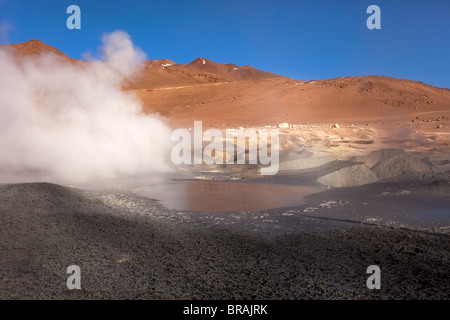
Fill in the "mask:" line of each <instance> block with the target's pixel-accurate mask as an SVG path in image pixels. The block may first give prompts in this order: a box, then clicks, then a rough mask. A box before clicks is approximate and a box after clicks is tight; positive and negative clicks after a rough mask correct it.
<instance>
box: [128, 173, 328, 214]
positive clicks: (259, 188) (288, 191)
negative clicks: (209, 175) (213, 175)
mask: <svg viewBox="0 0 450 320" xmlns="http://www.w3.org/2000/svg"><path fill="white" fill-rule="evenodd" d="M320 191H322V190H321V189H320V188H317V187H311V186H298V185H283V184H268V183H249V182H232V181H210V180H198V181H181V182H177V183H170V184H169V183H168V184H159V185H156V184H155V185H148V186H145V187H139V188H137V189H134V190H133V192H134V193H135V194H137V195H139V196H142V197H146V198H151V199H155V200H158V201H160V202H161V204H162V205H163V206H165V207H166V208H168V209H172V210H181V211H199V212H234V211H258V210H264V209H272V208H279V207H289V206H295V205H301V204H303V203H304V202H305V199H304V197H306V196H307V195H310V194H313V193H317V192H320Z"/></svg>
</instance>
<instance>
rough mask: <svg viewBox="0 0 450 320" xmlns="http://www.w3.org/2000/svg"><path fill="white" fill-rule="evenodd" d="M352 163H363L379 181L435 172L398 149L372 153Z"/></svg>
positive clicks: (422, 162)
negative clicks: (406, 174)
mask: <svg viewBox="0 0 450 320" xmlns="http://www.w3.org/2000/svg"><path fill="white" fill-rule="evenodd" d="M352 161H361V162H363V163H364V164H365V165H366V166H367V167H369V168H370V169H371V170H372V171H373V172H374V173H375V174H376V176H377V177H378V178H379V179H387V178H391V177H396V176H399V175H402V174H404V173H411V172H434V171H435V169H434V166H432V165H430V164H428V163H425V162H424V161H422V160H421V159H417V158H416V157H413V156H411V155H409V154H407V153H406V152H404V151H403V150H399V149H382V150H377V151H373V152H371V153H369V154H368V155H367V156H363V157H355V158H353V159H352Z"/></svg>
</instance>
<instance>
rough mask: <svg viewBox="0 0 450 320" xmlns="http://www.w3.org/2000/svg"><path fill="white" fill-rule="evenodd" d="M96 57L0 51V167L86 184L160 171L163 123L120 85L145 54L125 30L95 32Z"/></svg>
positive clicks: (164, 134)
mask: <svg viewBox="0 0 450 320" xmlns="http://www.w3.org/2000/svg"><path fill="white" fill-rule="evenodd" d="M101 53H102V60H103V61H90V62H81V63H68V62H67V61H66V60H65V59H64V58H63V57H60V56H58V55H56V54H53V53H49V54H44V55H40V56H33V57H25V58H22V59H20V60H19V59H18V58H17V57H15V56H14V54H13V53H12V52H8V51H6V50H0V70H1V71H0V171H22V170H35V171H40V172H45V173H46V174H47V175H48V176H49V177H51V178H53V179H63V180H65V181H70V182H86V181H87V180H90V179H95V178H108V177H114V176H117V175H121V174H136V173H143V172H148V171H155V170H156V171H163V170H166V169H168V167H167V165H166V164H165V155H167V154H168V153H169V152H170V150H168V147H169V146H168V143H167V141H168V139H169V138H168V137H170V130H169V128H168V127H167V126H166V125H165V124H164V123H163V121H161V120H160V119H158V118H157V117H155V116H150V115H145V114H143V113H142V112H141V110H142V106H141V102H140V100H139V99H138V98H137V97H136V96H135V95H134V94H133V93H131V92H124V91H122V89H121V84H122V82H123V80H124V79H126V78H128V77H130V76H132V75H133V73H134V72H135V71H136V70H137V66H138V64H139V63H140V62H142V61H143V60H144V59H145V54H144V53H143V52H142V51H141V50H139V49H137V48H135V47H134V46H133V44H132V42H131V41H130V38H129V36H128V34H126V33H125V32H113V33H110V34H107V35H105V36H104V37H103V45H102V47H101Z"/></svg>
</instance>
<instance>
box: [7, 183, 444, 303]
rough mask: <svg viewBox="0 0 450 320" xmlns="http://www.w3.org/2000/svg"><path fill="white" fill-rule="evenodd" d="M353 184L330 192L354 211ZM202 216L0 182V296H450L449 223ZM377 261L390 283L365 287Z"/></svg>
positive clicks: (125, 198) (120, 198) (116, 197)
mask: <svg viewBox="0 0 450 320" xmlns="http://www.w3.org/2000/svg"><path fill="white" fill-rule="evenodd" d="M432 182H433V181H431V182H430V183H432ZM435 184H438V183H435ZM366 187H369V186H366ZM391 187H392V186H391ZM438 187H439V188H438V191H439V192H438V191H436V190H435V191H433V192H431V194H430V196H433V197H436V198H435V199H439V201H444V203H445V201H446V199H448V198H446V196H443V195H442V194H441V193H440V192H442V191H443V190H444V189H445V188H448V186H447V185H445V184H444V185H443V186H442V185H441V186H438ZM375 188H376V187H375ZM392 188H393V187H392ZM346 189H347V188H343V189H335V190H334V189H331V190H330V192H341V193H344V194H347V197H348V199H344V201H347V202H349V203H348V204H346V206H347V208H348V210H346V212H352V209H353V210H358V208H360V207H359V204H356V202H355V201H354V200H355V199H356V198H358V194H357V193H356V192H355V191H357V189H353V191H352V192H348V191H346ZM401 189H403V188H401ZM428 190H431V189H430V188H428ZM366 191H367V190H363V192H365V193H366ZM350 194H351V195H352V197H350ZM334 196H337V194H336V193H335V194H331V195H330V194H325V195H323V196H322V197H321V198H320V199H318V198H317V199H311V200H310V202H309V203H308V204H305V205H304V206H301V207H298V208H296V209H294V212H291V213H294V217H296V219H297V222H301V221H302V218H301V217H298V216H296V215H295V214H297V215H303V214H305V215H306V214H308V215H309V216H312V215H314V214H317V213H318V212H319V213H321V214H323V211H317V210H316V211H315V212H310V213H307V212H305V213H304V212H303V210H305V209H306V208H308V207H315V203H318V202H320V203H322V202H323V201H325V202H326V201H328V200H327V199H328V198H330V197H331V198H333V197H334ZM385 196H387V195H386V194H385ZM397 196H404V195H402V194H399V195H397ZM312 197H319V194H317V195H313V196H312ZM392 197H396V195H395V194H394V195H392V196H391V199H393V198H392ZM385 198H386V197H385ZM386 199H388V200H384V202H388V201H390V200H389V197H387V198H386ZM319 200H320V201H319ZM352 201H353V203H352ZM394 202H395V201H393V202H392V203H394ZM447 204H448V202H447ZM352 205H354V206H352ZM361 205H362V204H361ZM343 207H344V206H341V207H340V208H343ZM143 208H145V212H142V209H143ZM289 210H292V208H291V209H289ZM289 210H288V209H286V210H281V211H276V210H275V211H268V212H267V214H268V215H269V217H270V215H271V214H273V215H276V214H277V212H278V214H280V215H281V216H283V215H282V214H283V213H286V212H288V211H289ZM318 210H333V207H332V206H331V207H329V208H327V207H323V208H320V209H318ZM295 211H298V212H295ZM367 212H368V211H367ZM194 217H195V214H193V213H192V214H186V213H181V212H178V213H176V212H169V211H168V210H165V209H164V208H162V207H161V206H160V205H159V204H158V203H156V202H155V201H152V200H148V199H144V198H140V197H137V196H132V195H124V194H121V195H120V194H118V193H105V192H95V191H82V190H78V189H73V188H66V187H61V186H58V185H53V184H45V183H44V184H39V183H36V184H22V185H4V186H1V187H0V226H1V227H0V257H1V259H0V298H1V299H448V298H449V296H450V283H449V257H450V235H449V232H448V227H445V226H436V227H432V228H431V227H428V228H420V229H419V228H416V227H402V226H400V225H399V224H392V225H389V224H383V223H380V225H376V224H377V223H363V224H362V223H354V221H353V222H345V221H344V222H342V225H334V224H328V225H327V224H326V222H327V221H329V220H326V219H318V218H317V217H316V218H310V217H305V218H304V221H310V222H311V221H312V222H311V223H313V224H314V223H315V224H316V225H317V223H319V224H323V225H322V226H323V228H317V230H318V231H317V232H311V229H308V228H306V229H305V230H304V231H307V232H301V230H300V229H298V230H297V231H300V232H290V231H289V230H288V229H286V230H285V231H284V232H280V230H278V231H277V232H275V233H273V232H268V230H266V229H264V228H262V229H258V228H256V229H255V227H254V225H250V226H249V225H246V224H241V225H239V227H234V228H233V227H230V226H227V225H224V224H211V223H209V222H208V220H205V219H202V218H201V216H197V218H194ZM284 217H293V216H286V215H285V216H284ZM382 218H383V217H382ZM308 219H309V220H308ZM347 220H352V219H347ZM353 220H354V219H353ZM224 221H225V220H224ZM292 221H293V220H292ZM314 221H316V222H314ZM317 221H318V222H317ZM372 222H376V221H372ZM305 223H306V222H305ZM306 224H308V223H306ZM255 225H257V224H255ZM205 226H207V227H205ZM275 229H277V228H275ZM72 264H76V265H78V266H80V268H81V286H82V290H73V291H71V290H68V289H67V287H66V281H67V277H68V276H69V275H68V274H66V269H67V267H68V266H69V265H72ZM373 264H376V265H378V266H380V268H381V290H369V289H367V287H366V280H367V278H368V276H369V275H368V274H366V269H367V267H368V266H370V265H373Z"/></svg>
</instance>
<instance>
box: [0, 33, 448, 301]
mask: <svg viewBox="0 0 450 320" xmlns="http://www.w3.org/2000/svg"><path fill="white" fill-rule="evenodd" d="M8 50H12V51H13V52H14V55H15V57H17V59H19V60H20V59H22V58H24V57H33V56H38V55H42V54H48V52H52V54H54V55H57V56H59V57H60V58H61V59H65V60H66V62H65V63H68V64H75V65H77V64H80V65H84V64H88V63H90V62H86V61H78V60H74V59H71V58H69V57H67V56H65V55H64V53H62V52H60V51H59V50H57V49H55V48H52V47H50V46H48V45H46V44H44V43H42V42H40V41H38V40H32V41H29V42H26V43H22V44H17V45H12V46H10V47H8ZM121 90H123V91H124V92H127V93H130V94H135V95H136V97H137V98H139V100H140V101H142V106H143V109H142V112H143V113H147V114H157V115H158V117H159V118H160V119H162V121H164V122H165V123H166V124H167V126H169V127H170V128H171V129H173V130H175V129H177V128H186V129H188V130H189V129H192V128H193V125H194V121H202V123H203V126H204V129H207V128H215V129H218V130H221V131H222V132H223V133H224V136H225V133H226V132H228V133H234V134H239V133H245V132H248V131H250V130H253V131H261V130H264V129H273V130H275V129H276V130H279V133H280V135H279V160H280V163H279V170H278V172H277V174H276V175H271V176H263V175H261V174H260V169H261V166H260V165H253V164H249V163H246V164H228V165H227V164H211V165H207V164H199V165H181V166H176V165H173V164H170V167H171V170H169V171H167V172H161V173H154V174H143V175H127V176H119V177H113V178H105V179H98V180H97V181H95V182H92V181H91V182H89V183H70V182H67V183H65V182H64V181H61V180H57V179H56V180H55V179H53V178H49V177H47V176H45V175H43V174H41V173H39V172H35V171H33V172H31V173H30V172H26V173H24V172H11V171H2V170H0V171H2V174H1V175H0V183H1V185H0V226H1V227H0V257H1V258H0V298H1V299H448V297H449V296H450V283H449V258H450V146H449V143H450V131H449V125H450V119H449V117H450V89H443V88H436V87H433V86H430V85H428V84H425V83H421V82H416V81H409V80H403V79H394V78H387V77H382V76H361V77H343V78H337V79H328V80H305V81H302V80H293V79H289V78H285V77H283V76H279V75H275V74H272V73H268V72H264V71H260V70H257V69H254V68H253V67H251V66H243V67H241V66H236V65H234V64H220V63H216V62H213V61H210V60H208V59H205V58H198V59H196V60H194V61H193V62H191V63H189V64H187V65H180V64H176V63H175V62H173V61H170V60H148V61H146V62H144V64H143V65H142V67H141V69H140V72H139V73H138V74H137V75H136V76H134V77H132V78H129V79H127V81H125V82H124V83H123V85H122V88H121ZM167 143H168V144H170V143H171V142H170V137H168V138H167ZM247 151H248V150H247ZM221 156H223V157H225V158H226V157H234V156H235V154H234V153H232V154H227V153H224V154H221ZM69 265H78V266H79V267H80V269H81V275H82V276H81V287H82V289H81V290H68V288H67V286H66V280H67V277H68V274H67V273H66V269H67V267H68V266H69ZM371 265H377V266H379V267H380V269H381V289H380V290H369V289H368V288H367V286H366V280H367V278H368V277H369V274H367V273H366V270H367V268H368V267H369V266H371Z"/></svg>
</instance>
